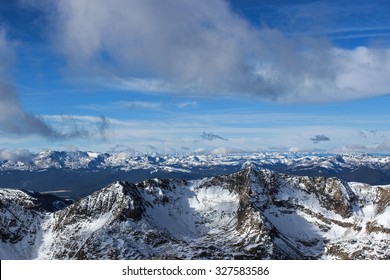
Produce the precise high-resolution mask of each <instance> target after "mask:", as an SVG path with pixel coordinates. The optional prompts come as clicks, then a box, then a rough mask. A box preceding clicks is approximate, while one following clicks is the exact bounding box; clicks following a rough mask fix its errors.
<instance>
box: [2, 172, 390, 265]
mask: <svg viewBox="0 0 390 280" xmlns="http://www.w3.org/2000/svg"><path fill="white" fill-rule="evenodd" d="M0 202H1V204H0V219H1V228H0V234H1V237H2V242H1V243H0V254H1V256H0V257H1V259H14V258H16V259H389V258H390V249H389V248H390V241H389V240H390V221H389V218H388V217H389V215H390V207H389V206H390V186H370V185H366V184H361V183H347V182H344V181H342V180H339V179H336V178H325V177H304V176H291V175H285V174H281V173H276V172H272V171H268V170H259V169H257V168H254V167H253V166H251V165H249V166H248V167H247V168H246V169H243V170H242V171H240V172H238V173H234V174H230V175H224V176H216V177H212V178H206V179H201V180H192V181H185V180H172V179H153V180H146V181H143V182H141V183H137V184H132V183H127V182H115V183H113V184H110V185H109V186H107V187H105V188H103V189H101V190H99V191H97V192H94V193H93V194H91V195H89V196H87V197H85V198H83V199H81V200H79V201H77V202H75V203H73V204H72V205H70V206H66V207H65V208H63V209H61V210H57V211H54V212H48V211H46V210H45V209H43V208H39V207H36V206H37V204H38V203H39V202H38V201H37V198H34V197H32V196H31V195H29V194H28V193H25V192H21V191H17V190H8V189H6V190H5V189H3V190H0Z"/></svg>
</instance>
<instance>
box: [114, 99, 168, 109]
mask: <svg viewBox="0 0 390 280" xmlns="http://www.w3.org/2000/svg"><path fill="white" fill-rule="evenodd" d="M116 104H117V105H119V106H121V107H124V108H127V109H158V108H160V107H161V104H160V103H156V102H145V101H120V102H117V103H116Z"/></svg>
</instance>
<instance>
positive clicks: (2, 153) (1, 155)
mask: <svg viewBox="0 0 390 280" xmlns="http://www.w3.org/2000/svg"><path fill="white" fill-rule="evenodd" d="M32 157H33V153H32V152H30V151H29V150H26V149H22V150H17V149H15V150H12V149H0V160H10V161H14V162H16V161H22V162H27V161H29V160H31V159H32Z"/></svg>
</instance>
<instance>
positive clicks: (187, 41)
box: [33, 0, 390, 103]
mask: <svg viewBox="0 0 390 280" xmlns="http://www.w3.org/2000/svg"><path fill="white" fill-rule="evenodd" d="M33 2H34V1H33ZM35 2H36V1H35ZM49 2H51V6H50V9H47V11H48V13H49V14H51V15H52V16H51V18H52V19H53V21H52V23H53V26H54V27H55V29H56V32H55V34H57V35H56V36H55V37H54V38H53V39H54V42H55V45H56V46H57V50H58V51H59V52H60V53H61V54H62V55H64V56H65V57H66V59H67V63H68V67H69V68H68V69H69V70H70V71H76V72H77V74H78V75H80V74H85V75H93V76H99V77H105V78H106V79H108V80H109V79H112V80H114V81H115V80H116V81H118V80H120V81H122V83H121V84H120V86H122V87H123V86H124V85H126V86H128V87H129V89H132V90H134V89H139V90H152V91H170V92H175V93H176V94H192V95H194V94H197V95H209V94H213V95H215V96H235V97H258V98H263V99H267V100H274V101H278V102H289V103H307V102H332V101H340V100H351V99H358V98H365V97H370V96H376V95H384V94H388V93H389V92H390V79H388V78H387V75H386V73H388V72H389V70H390V51H389V50H388V49H378V48H368V47H364V46H362V47H359V48H356V49H348V50H347V49H341V48H337V47H334V46H332V44H331V43H330V41H328V40H327V39H324V38H315V39H314V38H308V37H304V38H302V37H301V38H298V37H296V36H295V37H287V36H285V35H284V34H283V33H281V32H279V31H278V30H275V29H270V28H262V29H260V28H255V27H253V26H251V25H250V24H248V22H246V21H245V20H244V19H243V18H241V17H240V16H238V15H237V14H235V13H234V12H233V11H232V9H231V8H230V6H229V4H228V3H227V2H225V1H222V0H199V1H189V0H187V1H186V0H185V1H174V0H165V1H157V0H133V1H127V0H111V1H105V0H93V1H92V0H59V1H49ZM45 3H47V1H45ZM53 7H54V9H53ZM54 11H55V12H54ZM54 13H56V14H55V16H53V14H54ZM148 84H150V86H148ZM140 85H142V86H141V88H137V87H138V86H140ZM156 85H159V86H156Z"/></svg>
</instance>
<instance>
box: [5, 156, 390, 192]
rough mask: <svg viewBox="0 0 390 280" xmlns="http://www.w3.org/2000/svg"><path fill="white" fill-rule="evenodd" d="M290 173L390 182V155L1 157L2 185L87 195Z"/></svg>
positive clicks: (370, 182)
mask: <svg viewBox="0 0 390 280" xmlns="http://www.w3.org/2000/svg"><path fill="white" fill-rule="evenodd" d="M249 164H250V165H253V166H256V167H257V168H262V169H269V170H272V171H276V172H281V173H285V174H290V175H302V176H326V177H337V178H339V179H342V180H346V181H355V182H363V183H367V184H374V185H384V184H390V156H389V155H370V154H341V155H334V154H315V153H308V154H305V153H252V154H236V155H161V154H138V155H132V156H130V155H127V154H124V153H115V154H108V153H94V152H81V151H76V152H59V151H44V152H40V153H37V154H36V155H34V156H33V157H32V158H31V159H30V160H27V161H24V162H22V161H0V179H1V183H0V187H3V188H5V187H6V188H23V189H28V190H32V191H38V192H51V193H56V194H58V195H60V196H63V197H69V198H81V197H84V196H86V195H89V194H91V193H92V192H94V191H96V190H98V189H100V188H102V187H104V186H106V185H108V184H110V183H111V182H113V181H117V180H126V181H129V182H132V183H137V182H140V181H143V180H147V179H151V178H165V179H174V178H176V179H184V180H193V179H201V178H204V177H212V176H216V175H223V174H230V173H234V172H238V171H240V170H241V169H242V168H243V167H245V166H247V165H249Z"/></svg>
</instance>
